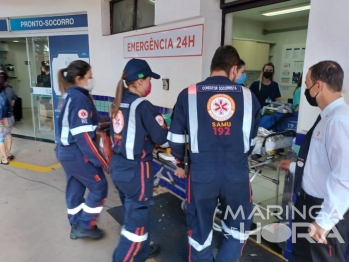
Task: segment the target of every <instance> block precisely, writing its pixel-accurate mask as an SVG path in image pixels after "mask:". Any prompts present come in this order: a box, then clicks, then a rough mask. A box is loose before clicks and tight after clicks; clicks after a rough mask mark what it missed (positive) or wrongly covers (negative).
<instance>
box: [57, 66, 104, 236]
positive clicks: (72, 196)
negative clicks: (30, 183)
mask: <svg viewBox="0 0 349 262" xmlns="http://www.w3.org/2000/svg"><path fill="white" fill-rule="evenodd" d="M58 84H59V89H60V91H61V95H62V100H61V103H60V108H59V109H60V115H59V119H58V132H57V137H56V141H57V147H56V156H57V159H58V160H59V162H60V163H61V165H62V167H63V169H64V171H65V173H66V177H67V187H66V201H67V209H68V219H69V222H70V224H71V232H70V238H71V239H78V238H91V239H99V238H101V237H103V235H104V232H103V231H102V230H101V229H99V228H98V227H97V226H96V221H97V218H98V215H99V214H100V212H101V211H102V208H103V203H104V201H105V199H106V197H107V193H108V184H107V180H106V178H105V175H104V173H103V171H102V167H104V166H106V165H107V164H106V161H105V159H104V157H103V155H102V154H101V153H100V151H99V150H98V147H97V145H96V143H95V142H94V138H95V136H96V131H95V130H96V127H97V125H98V120H99V115H98V112H97V110H96V108H95V106H94V104H93V101H92V99H91V95H90V91H91V90H92V89H93V78H92V71H91V66H90V65H89V64H88V63H86V62H85V61H82V60H76V61H73V62H72V63H70V64H69V66H68V67H67V68H64V69H61V70H60V71H59V72H58ZM86 188H88V190H89V194H88V196H87V198H86V200H85V199H84V194H85V191H86Z"/></svg>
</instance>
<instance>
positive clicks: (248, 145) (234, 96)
mask: <svg viewBox="0 0 349 262" xmlns="http://www.w3.org/2000/svg"><path fill="white" fill-rule="evenodd" d="M259 111H260V105H259V103H258V100H257V99H256V97H255V95H254V94H253V93H252V92H251V91H250V90H249V89H247V88H245V87H243V86H241V85H237V84H235V83H233V82H231V81H230V80H229V78H227V77H223V76H216V77H209V78H207V79H206V80H205V81H203V82H201V83H198V84H197V85H194V86H191V87H189V88H186V89H184V90H183V91H182V92H181V93H180V94H179V96H178V99H177V102H176V105H175V107H174V112H173V115H172V121H171V127H170V132H169V134H168V141H169V145H170V148H171V154H172V155H173V156H174V157H175V158H176V159H177V161H178V162H179V163H178V166H179V167H183V160H184V152H185V141H187V142H188V143H189V145H190V160H191V165H192V168H193V166H194V165H198V166H201V168H202V169H203V170H205V172H216V171H215V170H216V168H217V167H218V166H221V165H224V166H226V167H227V166H237V167H239V166H242V168H243V169H244V170H245V169H247V170H248V165H247V158H248V154H250V153H251V152H252V150H253V148H254V145H255V141H256V139H255V138H256V137H257V132H258V125H259V121H260V112H259ZM185 131H186V133H187V134H188V136H187V138H185V135H184V134H185Z"/></svg>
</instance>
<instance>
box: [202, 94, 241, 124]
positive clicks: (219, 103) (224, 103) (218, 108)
mask: <svg viewBox="0 0 349 262" xmlns="http://www.w3.org/2000/svg"><path fill="white" fill-rule="evenodd" d="M207 112H208V113H209V115H210V116H211V117H212V118H213V119H214V120H216V121H227V120H228V119H230V118H231V117H232V116H233V115H234V112H235V101H234V99H233V98H231V97H230V96H229V95H226V94H217V95H214V96H211V97H210V99H209V100H208V102H207Z"/></svg>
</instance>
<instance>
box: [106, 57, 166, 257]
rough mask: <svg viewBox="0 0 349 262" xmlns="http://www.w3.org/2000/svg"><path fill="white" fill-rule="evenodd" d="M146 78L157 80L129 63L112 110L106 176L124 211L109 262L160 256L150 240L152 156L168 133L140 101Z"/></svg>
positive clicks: (142, 64)
mask: <svg viewBox="0 0 349 262" xmlns="http://www.w3.org/2000/svg"><path fill="white" fill-rule="evenodd" d="M151 78H155V79H159V78H160V76H159V75H158V74H155V73H154V72H152V70H151V69H150V67H149V65H148V63H147V62H146V61H145V60H141V59H132V60H130V61H129V62H128V63H127V64H126V66H125V69H124V71H123V73H122V77H121V79H120V81H119V83H118V86H117V89H116V95H115V100H114V102H113V104H112V107H111V123H110V124H111V128H110V129H111V132H110V133H111V139H112V145H113V152H114V155H113V156H112V160H111V163H110V172H111V176H112V179H113V181H114V184H115V186H116V188H117V189H118V191H119V195H120V199H121V202H122V204H123V206H124V210H125V216H124V225H123V227H122V230H121V238H120V242H119V244H118V246H117V247H116V249H115V251H114V255H113V261H114V262H128V261H134V262H143V261H145V260H146V259H147V258H151V257H155V256H157V255H158V254H159V253H160V246H159V245H156V244H151V245H150V241H149V215H150V213H149V212H150V207H151V205H153V203H154V202H153V185H154V183H153V180H154V177H153V165H152V159H153V155H152V152H153V149H154V147H155V145H158V146H162V147H166V146H167V147H168V143H167V139H166V137H167V133H168V130H167V126H166V123H165V121H164V118H163V117H162V115H161V114H160V113H159V112H157V111H156V109H155V107H154V106H153V105H152V104H151V103H150V102H149V101H147V100H146V99H145V97H146V96H147V95H148V94H149V93H150V92H151V86H152V85H151ZM124 82H125V83H126V86H127V88H125V86H124Z"/></svg>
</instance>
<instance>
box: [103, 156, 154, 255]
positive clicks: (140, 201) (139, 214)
mask: <svg viewBox="0 0 349 262" xmlns="http://www.w3.org/2000/svg"><path fill="white" fill-rule="evenodd" d="M152 171H153V167H152V162H140V161H139V160H132V161H130V160H127V159H125V158H124V157H122V156H119V155H113V157H112V161H111V165H110V172H111V176H112V178H113V181H114V184H115V186H116V188H117V189H118V191H119V195H120V199H121V202H122V204H123V206H124V209H125V216H124V224H123V227H122V230H121V238H120V242H119V244H118V246H117V247H116V249H115V251H114V254H113V262H129V261H132V262H144V261H145V260H146V259H147V257H148V256H149V254H150V247H149V232H148V228H149V225H148V224H149V213H150V207H151V205H153V204H154V201H153V183H154V182H153V181H154V177H153V172H152Z"/></svg>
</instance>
